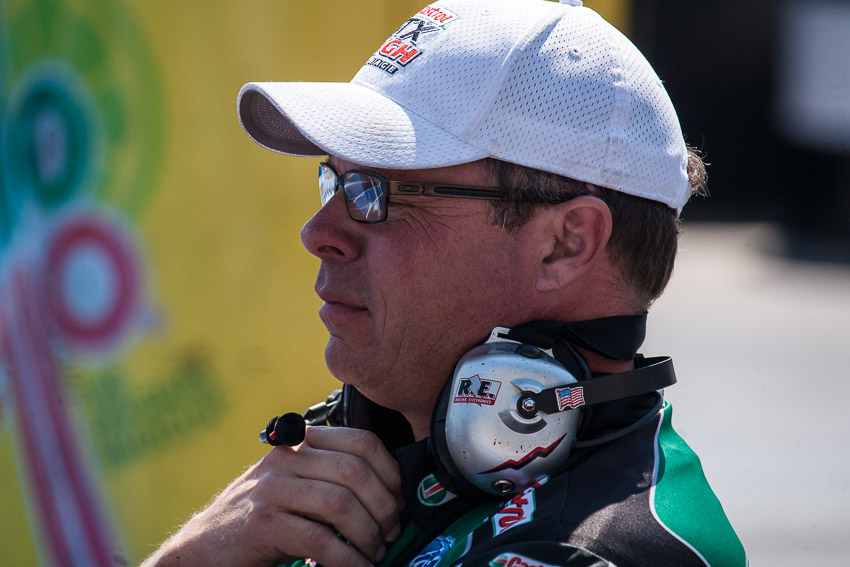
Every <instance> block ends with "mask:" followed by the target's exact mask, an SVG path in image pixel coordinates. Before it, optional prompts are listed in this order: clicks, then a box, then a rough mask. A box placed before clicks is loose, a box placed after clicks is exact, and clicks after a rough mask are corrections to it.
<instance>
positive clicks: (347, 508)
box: [259, 477, 384, 561]
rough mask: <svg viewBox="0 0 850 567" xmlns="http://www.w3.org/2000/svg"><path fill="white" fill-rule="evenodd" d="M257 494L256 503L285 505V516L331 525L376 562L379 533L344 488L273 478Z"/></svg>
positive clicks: (375, 523) (364, 510)
mask: <svg viewBox="0 0 850 567" xmlns="http://www.w3.org/2000/svg"><path fill="white" fill-rule="evenodd" d="M259 490H260V491H261V493H260V494H259V496H260V497H261V498H260V499H259V501H261V502H267V503H269V504H272V505H274V500H271V499H276V500H277V501H279V502H285V503H286V504H285V508H284V511H285V513H286V514H285V515H289V516H293V515H295V516H306V517H307V518H309V519H312V520H315V521H316V522H321V523H322V524H323V525H326V524H332V525H333V526H334V528H335V529H336V530H337V531H339V533H341V534H342V535H343V536H344V537H345V538H346V539H347V540H349V541H350V542H351V544H352V545H354V546H355V547H356V548H357V549H359V550H360V552H361V553H362V554H363V555H365V556H366V557H368V558H370V559H372V560H375V561H379V559H378V558H379V555H380V553H382V550H383V548H384V544H383V542H382V540H381V529H380V527H379V525H378V523H377V522H376V521H375V520H374V519H373V518H372V516H371V514H370V513H369V512H368V511H367V510H366V508H365V507H364V506H363V504H362V503H361V502H360V500H359V499H358V498H357V496H356V495H355V494H354V493H353V492H352V491H351V490H349V489H348V488H346V487H344V486H340V485H339V484H334V483H331V482H324V481H320V480H314V479H303V478H298V477H289V478H282V477H277V478H273V479H264V482H263V483H262V487H261V488H259ZM261 515H262V514H261ZM310 535H315V536H316V537H318V536H319V534H318V533H317V534H312V533H311V534H310ZM307 549H311V550H312V549H318V548H314V547H308V548H307Z"/></svg>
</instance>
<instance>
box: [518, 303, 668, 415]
mask: <svg viewBox="0 0 850 567" xmlns="http://www.w3.org/2000/svg"><path fill="white" fill-rule="evenodd" d="M502 336H503V337H505V338H508V339H511V340H515V341H519V342H522V343H525V344H532V345H534V346H536V347H538V348H542V349H551V351H552V355H553V356H554V357H555V360H558V361H559V362H561V363H562V364H564V365H565V366H566V367H567V368H568V369H569V370H571V371H574V369H575V368H576V367H577V361H578V362H579V364H578V368H580V371H579V372H578V373H577V374H576V372H574V374H576V378H577V379H578V380H579V381H580V382H579V383H578V384H575V385H571V386H570V387H567V386H559V387H554V388H549V389H547V390H543V391H542V392H538V393H534V392H526V393H525V394H524V395H523V397H522V399H521V402H522V401H524V400H527V399H529V400H531V401H533V404H532V407H534V408H535V409H536V410H538V411H543V412H546V413H556V412H559V411H566V410H570V409H576V408H579V407H582V406H590V405H594V404H601V403H603V402H610V401H612V400H618V399H622V398H628V397H631V396H637V395H639V394H645V393H647V392H653V391H656V390H661V389H663V388H666V387H668V386H672V385H673V384H675V383H676V373H675V372H674V370H673V361H672V359H670V358H669V357H657V358H650V359H644V360H643V361H642V362H643V364H641V367H640V368H636V369H635V370H630V371H628V372H622V373H618V374H608V375H604V376H597V377H592V376H591V375H590V372H589V371H588V370H586V368H587V367H586V366H585V365H584V364H583V361H582V360H581V359H580V357H579V356H578V354H577V353H576V352H575V350H574V349H573V348H572V346H571V345H576V346H579V347H583V348H586V349H587V350H590V351H592V352H595V353H597V354H600V355H602V356H604V357H606V358H609V359H612V360H634V358H635V356H636V355H637V350H638V349H639V348H640V345H641V344H643V340H644V338H645V337H646V312H644V313H641V314H640V315H623V316H617V317H605V318H602V319H594V320H592V321H580V322H577V323H560V322H557V321H532V322H530V323H526V324H524V325H519V326H516V327H513V328H512V329H510V330H509V331H508V332H507V333H504V334H503V335H502ZM520 405H521V404H520Z"/></svg>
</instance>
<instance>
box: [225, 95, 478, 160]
mask: <svg viewBox="0 0 850 567" xmlns="http://www.w3.org/2000/svg"><path fill="white" fill-rule="evenodd" d="M237 107H238V110H239V120H240V121H241V123H242V127H243V128H244V129H245V132H246V133H247V134H248V135H249V136H250V137H251V138H252V139H253V140H254V141H255V142H256V143H258V144H259V145H261V146H263V147H265V148H268V149H270V150H272V151H275V152H279V153H282V154H286V155H293V156H322V155H334V156H337V157H340V158H343V159H345V160H347V161H350V162H353V163H357V164H361V165H366V166H370V167H378V168H387V169H425V168H432V167H445V166H448V165H456V164H460V163H469V162H472V161H476V160H479V159H483V158H485V157H487V156H488V154H487V153H486V152H483V151H481V150H480V149H478V148H475V147H473V146H471V145H469V144H467V143H465V142H463V141H461V140H460V139H459V138H457V137H456V136H454V135H452V134H450V133H448V132H446V131H445V130H443V129H442V128H440V127H438V126H436V125H434V124H433V123H431V122H429V121H428V120H425V119H424V118H422V117H421V116H419V115H417V114H415V113H413V112H411V111H409V110H407V109H405V108H404V107H402V106H401V105H399V104H397V103H395V102H393V101H391V100H389V99H388V98H386V97H384V96H383V95H380V94H378V93H376V92H375V91H372V90H370V89H369V88H367V87H364V86H361V85H356V84H352V83H248V84H247V85H245V86H243V87H242V89H241V90H240V91H239V98H238V101H237Z"/></svg>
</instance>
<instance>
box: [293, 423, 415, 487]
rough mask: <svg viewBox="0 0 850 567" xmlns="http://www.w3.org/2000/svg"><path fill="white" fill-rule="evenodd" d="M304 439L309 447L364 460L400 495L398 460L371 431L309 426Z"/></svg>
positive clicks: (386, 484) (387, 485) (385, 484)
mask: <svg viewBox="0 0 850 567" xmlns="http://www.w3.org/2000/svg"><path fill="white" fill-rule="evenodd" d="M305 439H306V441H307V444H308V445H309V446H310V447H314V448H316V449H325V450H327V451H337V452H340V453H349V454H352V455H357V456H358V457H360V458H362V459H364V460H365V461H366V462H368V463H369V464H370V465H371V467H372V468H373V469H374V470H375V472H376V473H377V475H378V477H379V478H380V479H381V481H382V482H383V483H384V486H386V487H387V489H389V491H390V492H392V493H393V494H394V495H396V496H401V494H402V489H401V475H400V474H399V470H398V463H397V462H396V460H395V459H394V458H393V456H392V455H390V453H389V451H387V449H386V448H385V447H384V444H383V443H382V442H381V440H380V439H378V436H377V435H375V434H374V433H372V432H371V431H365V430H363V429H352V428H349V427H308V428H307V433H306V437H305Z"/></svg>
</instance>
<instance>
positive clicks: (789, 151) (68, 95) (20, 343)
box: [0, 0, 850, 566]
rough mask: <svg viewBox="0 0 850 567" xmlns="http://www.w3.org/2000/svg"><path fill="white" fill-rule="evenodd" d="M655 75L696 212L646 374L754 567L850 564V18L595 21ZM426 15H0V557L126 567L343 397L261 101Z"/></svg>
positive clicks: (813, 13)
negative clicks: (665, 364)
mask: <svg viewBox="0 0 850 567" xmlns="http://www.w3.org/2000/svg"><path fill="white" fill-rule="evenodd" d="M586 4H587V5H588V6H590V7H592V8H594V9H596V10H597V11H599V12H600V13H601V14H602V15H604V16H605V17H606V18H607V19H609V21H611V22H612V23H614V24H615V25H616V26H617V27H619V28H620V29H621V30H623V31H624V32H625V33H626V34H627V35H629V37H631V38H632V39H633V41H634V42H635V43H636V44H637V45H638V47H640V48H641V49H642V50H643V51H644V53H645V54H646V55H647V57H648V59H649V60H650V61H651V62H652V63H653V65H654V66H655V68H656V71H657V72H658V74H659V75H660V76H661V78H662V79H663V80H664V81H665V82H666V85H667V88H668V91H669V93H670V95H671V98H672V99H673V102H674V104H675V105H676V107H677V108H678V110H679V115H680V119H681V122H682V127H683V130H684V132H685V133H686V136H687V140H688V142H689V143H690V144H691V145H693V146H696V147H698V148H700V149H701V150H702V151H703V152H704V154H705V156H706V159H707V161H708V162H709V163H710V164H711V165H710V168H709V177H710V183H709V187H710V190H711V198H709V199H705V200H697V201H695V202H693V203H691V204H689V205H688V206H687V207H686V209H685V212H684V215H683V218H684V219H685V226H686V231H685V234H684V238H683V243H682V252H681V255H680V260H679V264H678V266H677V270H676V273H675V275H674V279H673V282H672V284H671V287H670V288H669V291H668V292H667V294H666V295H665V296H664V297H663V298H662V299H661V300H660V301H659V302H658V303H657V305H656V306H655V307H654V309H653V311H652V313H651V317H650V330H649V337H648V340H647V344H646V347H645V349H644V352H646V353H647V354H648V355H656V354H670V355H672V356H673V358H674V361H675V363H676V367H677V370H678V373H679V378H680V383H679V384H677V385H676V386H675V387H674V388H671V389H670V391H669V392H668V397H669V399H671V400H672V401H673V404H674V407H675V411H676V418H675V421H674V423H675V424H677V427H678V429H679V430H680V432H681V433H682V434H683V436H684V437H685V439H686V440H687V441H688V442H689V443H690V444H691V445H692V446H693V447H694V448H695V449H696V450H697V452H698V453H699V454H700V455H701V456H702V458H703V463H704V466H705V470H706V474H707V476H708V479H709V481H710V482H711V484H712V486H713V487H714V488H715V491H716V492H717V493H718V495H719V496H720V498H721V501H722V502H723V504H724V507H725V509H726V511H727V513H728V515H729V517H730V519H731V521H732V523H733V525H734V527H735V528H736V530H737V532H738V534H739V535H740V537H741V539H742V541H743V543H744V546H745V547H746V548H747V551H748V554H749V556H750V561H751V563H752V564H753V565H767V566H784V565H789V566H790V565H795V566H796V565H809V564H817V565H821V566H833V565H834V566H838V565H846V564H847V560H846V555H847V552H848V547H850V544H848V539H850V517H848V516H850V466H848V465H850V463H848V461H849V460H850V456H848V454H847V452H846V451H843V450H841V449H840V447H841V446H843V440H846V439H847V437H848V434H850V418H848V417H847V416H846V410H845V409H844V408H845V406H846V404H845V400H846V399H847V397H848V395H850V387H848V386H847V384H846V381H845V372H844V371H843V364H842V362H843V360H842V359H843V356H844V354H845V352H847V350H848V348H847V346H846V343H847V342H848V341H850V324H848V321H850V222H848V220H847V218H848V216H850V2H847V1H845V0H805V1H804V0H786V1H780V0H775V1H768V0H750V1H748V2H732V1H730V0H705V1H703V2H686V1H684V0H604V1H603V0H588V1H587V2H586ZM422 5H423V3H422V0H416V1H411V0H393V1H390V0H371V1H366V0H348V1H343V0H312V1H310V2H293V1H290V0H252V1H251V2H249V3H240V4H237V3H235V2H233V3H226V4H225V3H209V2H198V1H193V0H184V1H182V2H164V1H159V0H147V1H145V2H141V1H131V0H110V1H108V2H107V1H105V0H64V1H60V0H0V361H2V367H3V371H2V372H0V562H2V564H3V565H10V566H30V565H45V566H67V565H81V566H94V565H131V564H136V563H138V562H140V561H141V560H142V559H143V558H144V557H145V556H146V555H147V554H149V553H150V552H151V551H152V550H153V549H154V548H155V547H156V545H157V543H158V542H160V541H161V540H162V539H164V538H165V537H166V536H167V535H168V533H169V532H170V531H171V530H173V529H174V528H175V527H176V526H178V525H179V524H180V523H181V522H183V521H184V520H185V519H187V518H188V516H189V515H191V513H192V511H193V510H196V509H198V508H199V507H201V506H203V505H204V504H205V503H206V502H207V501H208V500H209V499H210V498H211V496H212V495H213V494H215V493H216V492H218V491H219V490H221V489H222V488H223V487H224V486H225V485H226V484H227V483H228V482H229V481H230V480H231V479H232V478H234V477H235V476H237V475H238V474H239V473H241V471H243V470H244V469H245V468H246V467H247V466H248V465H250V464H251V463H252V462H254V461H255V460H256V459H258V458H260V457H261V456H262V455H263V453H264V452H265V448H264V447H263V446H262V445H261V444H260V443H259V442H258V441H257V440H256V439H257V433H258V431H259V430H260V428H261V427H263V426H264V425H265V422H266V420H267V419H268V418H269V417H271V416H272V415H277V414H280V413H283V412H286V411H302V410H303V409H304V408H306V407H307V406H308V405H311V404H312V403H315V402H316V401H318V400H320V399H323V398H324V396H325V395H326V394H327V393H328V392H329V391H330V390H331V389H333V388H334V387H335V386H336V383H335V381H334V380H333V379H332V378H331V377H330V376H329V375H328V373H327V371H326V369H325V367H324V362H323V349H324V342H325V339H326V335H325V331H324V328H323V327H322V325H321V323H320V322H319V320H318V317H317V316H316V311H317V310H318V308H319V306H320V303H319V301H318V299H317V298H316V297H315V296H314V294H313V291H312V286H313V278H314V276H315V272H316V269H317V263H316V262H315V261H314V258H312V257H311V256H310V255H309V254H307V253H306V252H305V251H304V250H303V249H302V248H301V245H300V241H299V235H298V231H299V228H300V226H301V225H302V224H303V223H304V222H305V221H306V220H307V219H308V218H309V216H310V215H311V214H312V213H313V212H314V211H315V209H316V208H317V206H318V204H319V202H318V201H319V200H318V195H317V191H316V189H315V165H316V163H317V160H296V159H292V158H285V157H281V156H278V155H276V154H273V153H271V152H268V151H265V150H262V149H260V148H259V147H258V146H256V145H254V144H253V143H252V142H251V141H250V140H249V139H248V138H247V136H245V135H244V134H243V133H242V131H241V128H240V126H239V123H238V120H237V118H236V104H235V102H236V93H237V92H238V90H239V88H240V86H241V85H242V84H243V83H245V82H248V81H252V80H306V81H344V80H348V79H349V78H350V77H351V76H352V75H353V74H354V73H355V72H356V71H357V69H358V68H359V66H360V65H361V64H362V63H363V62H364V61H366V59H367V58H368V56H369V55H370V54H371V53H372V52H373V51H374V49H375V48H376V47H377V46H378V45H380V42H382V41H383V40H384V39H385V38H386V36H388V35H389V33H390V32H391V31H393V30H394V29H396V27H397V26H399V25H400V24H401V23H402V22H404V21H405V20H406V19H407V18H408V17H409V16H410V15H412V14H413V13H414V12H415V11H416V10H418V9H419V8H421V7H422Z"/></svg>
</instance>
